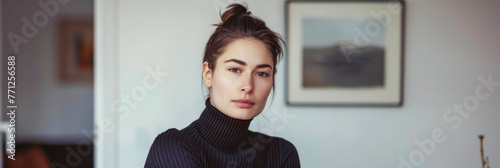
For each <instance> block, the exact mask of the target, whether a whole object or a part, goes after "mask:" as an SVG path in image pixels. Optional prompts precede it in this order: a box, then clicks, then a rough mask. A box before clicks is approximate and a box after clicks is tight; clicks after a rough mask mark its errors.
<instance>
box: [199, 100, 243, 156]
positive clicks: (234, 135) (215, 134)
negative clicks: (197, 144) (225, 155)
mask: <svg viewBox="0 0 500 168" xmlns="http://www.w3.org/2000/svg"><path fill="white" fill-rule="evenodd" d="M205 106H206V107H205V110H203V112H202V114H201V116H200V118H199V119H198V120H196V121H195V122H196V123H197V125H198V128H197V129H198V130H199V131H200V134H201V136H202V138H203V139H205V140H206V141H208V142H209V143H210V144H211V145H212V146H214V147H215V148H217V149H219V150H221V151H225V152H236V151H237V150H238V146H239V145H240V144H241V143H243V142H244V141H245V140H247V139H248V135H249V133H250V131H249V130H248V127H249V126H250V122H251V121H252V119H253V118H252V119H249V120H240V119H235V118H232V117H229V116H227V115H226V114H224V113H222V112H221V111H219V110H218V109H217V108H215V107H214V106H212V105H211V104H210V98H207V100H206V101H205Z"/></svg>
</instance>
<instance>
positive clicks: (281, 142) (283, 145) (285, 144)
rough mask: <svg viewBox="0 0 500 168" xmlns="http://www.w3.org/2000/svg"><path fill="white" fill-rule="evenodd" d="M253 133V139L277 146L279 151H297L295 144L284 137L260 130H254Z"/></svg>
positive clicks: (287, 152)
mask: <svg viewBox="0 0 500 168" xmlns="http://www.w3.org/2000/svg"><path fill="white" fill-rule="evenodd" d="M254 134H255V135H256V137H255V139H256V140H257V142H259V143H262V144H268V145H271V146H275V147H278V148H279V149H280V152H281V153H285V154H289V153H294V152H295V153H297V148H295V145H293V143H292V142H290V141H288V140H286V139H285V138H281V137H277V136H269V135H267V134H264V133H260V132H254Z"/></svg>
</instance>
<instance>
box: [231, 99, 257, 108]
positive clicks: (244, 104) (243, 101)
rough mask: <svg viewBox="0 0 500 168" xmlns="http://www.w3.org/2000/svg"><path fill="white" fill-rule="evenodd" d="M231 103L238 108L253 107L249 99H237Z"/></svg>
mask: <svg viewBox="0 0 500 168" xmlns="http://www.w3.org/2000/svg"><path fill="white" fill-rule="evenodd" d="M233 102H234V103H235V104H236V106H238V107H240V108H250V107H252V106H253V105H255V103H254V102H253V101H251V100H250V99H237V100H233Z"/></svg>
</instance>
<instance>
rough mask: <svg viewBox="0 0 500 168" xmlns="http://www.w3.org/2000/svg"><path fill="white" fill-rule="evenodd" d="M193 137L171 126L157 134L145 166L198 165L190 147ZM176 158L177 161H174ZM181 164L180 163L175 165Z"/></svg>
mask: <svg viewBox="0 0 500 168" xmlns="http://www.w3.org/2000/svg"><path fill="white" fill-rule="evenodd" d="M191 143H192V138H190V137H189V136H188V135H187V134H185V133H183V132H181V131H179V130H177V129H175V128H171V129H168V130H166V131H164V132H162V133H160V134H159V135H158V136H156V138H155V140H154V141H153V144H152V145H151V147H150V149H149V154H148V157H147V159H146V164H145V167H164V166H167V167H170V166H174V167H184V166H186V165H189V166H187V167H192V166H193V165H196V164H197V163H196V160H193V159H192V158H194V156H195V155H194V153H195V152H194V151H193V150H192V149H191V148H190V147H189V146H191V145H189V144H191ZM173 160H176V161H177V162H172V161H173ZM175 164H180V165H175Z"/></svg>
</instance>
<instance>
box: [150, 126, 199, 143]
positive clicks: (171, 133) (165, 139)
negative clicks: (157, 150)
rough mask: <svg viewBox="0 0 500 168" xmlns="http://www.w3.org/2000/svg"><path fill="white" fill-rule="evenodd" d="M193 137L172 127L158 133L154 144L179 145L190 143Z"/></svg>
mask: <svg viewBox="0 0 500 168" xmlns="http://www.w3.org/2000/svg"><path fill="white" fill-rule="evenodd" d="M190 140H191V138H190V137H189V136H188V135H187V134H185V133H183V132H182V131H179V130H178V129H176V128H170V129H168V130H166V131H163V132H162V133H160V134H158V135H157V136H156V138H155V140H154V141H153V145H155V144H158V145H179V144H185V143H189V142H190Z"/></svg>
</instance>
